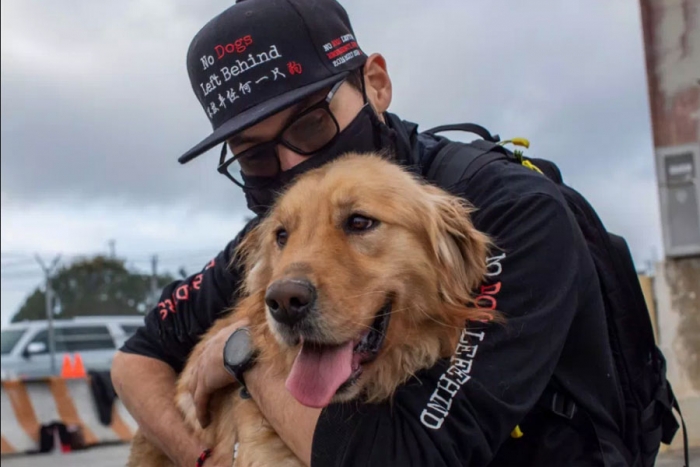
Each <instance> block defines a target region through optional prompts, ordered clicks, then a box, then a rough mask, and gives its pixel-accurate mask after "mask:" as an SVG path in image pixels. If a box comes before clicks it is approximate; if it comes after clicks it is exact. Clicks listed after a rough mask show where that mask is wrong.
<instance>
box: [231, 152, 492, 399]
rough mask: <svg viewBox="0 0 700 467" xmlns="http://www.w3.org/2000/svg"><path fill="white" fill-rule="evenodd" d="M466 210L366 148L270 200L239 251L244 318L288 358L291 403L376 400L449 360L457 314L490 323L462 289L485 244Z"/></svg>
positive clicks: (474, 278) (478, 269)
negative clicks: (249, 305) (251, 304)
mask: <svg viewBox="0 0 700 467" xmlns="http://www.w3.org/2000/svg"><path fill="white" fill-rule="evenodd" d="M470 211H471V210H470V207H469V206H468V205H467V204H466V203H465V202H464V201H463V200H460V199H459V198H457V197H454V196H451V195H449V194H447V193H445V192H444V191H442V190H439V189H437V188H435V187H433V186H431V185H428V184H425V183H421V182H419V181H418V180H417V179H416V178H415V177H413V176H412V175H410V174H409V173H408V172H406V171H404V170H402V169H401V168H400V167H399V166H397V165H395V164H393V163H390V162H388V161H386V160H384V159H382V158H381V157H379V156H377V155H372V154H368V155H359V154H352V155H348V156H345V157H343V158H341V159H338V160H337V161H335V162H332V163H330V164H328V165H326V166H324V167H321V168H319V169H316V170H314V171H311V172H309V173H307V174H305V175H303V176H301V177H300V178H299V179H298V180H297V181H296V182H295V183H294V184H293V185H292V186H291V187H290V188H289V189H288V190H287V191H286V193H285V194H284V195H282V196H281V197H280V199H279V200H278V202H277V204H276V205H275V207H274V208H273V210H272V211H271V213H270V214H269V216H268V217H267V218H266V219H265V220H263V221H262V222H261V223H260V224H259V225H258V227H257V228H255V229H254V230H253V231H252V232H251V233H250V234H249V235H248V236H247V237H246V239H245V240H244V241H243V243H242V245H241V247H240V249H239V253H240V254H241V255H242V258H243V259H244V262H245V264H246V266H247V279H246V283H245V288H246V291H247V293H248V294H249V296H250V297H251V298H255V297H257V298H258V299H259V303H260V308H259V311H260V313H259V314H258V316H257V317H254V318H253V320H254V321H255V320H257V321H258V324H259V325H263V326H264V325H265V323H266V327H267V328H269V331H270V332H271V334H272V335H273V336H274V338H275V340H276V341H277V343H278V344H279V346H280V348H281V349H283V350H285V351H286V352H287V353H293V354H294V355H295V358H294V363H293V364H292V367H291V371H290V373H289V376H288V378H287V389H288V390H289V391H290V392H291V393H292V394H293V395H294V397H295V398H296V399H297V400H299V402H301V403H302V404H305V405H308V406H314V407H323V406H325V405H327V404H328V403H330V402H332V401H333V402H338V401H344V400H349V399H352V398H354V397H355V396H357V395H358V394H359V393H360V392H361V391H364V393H365V395H366V396H367V397H368V398H369V399H370V400H377V399H383V398H386V397H388V396H390V395H391V393H392V392H393V391H394V389H395V388H396V386H398V385H399V384H400V383H401V382H403V381H405V380H406V379H407V378H408V377H409V376H411V374H413V373H415V372H416V371H418V370H420V369H422V368H426V367H429V366H431V365H432V364H434V363H435V361H436V360H437V359H438V358H439V357H444V356H448V355H450V354H451V353H452V352H453V351H454V347H455V345H456V342H457V339H458V337H459V334H460V331H461V329H462V328H463V327H464V326H465V323H466V321H468V320H473V319H488V318H489V316H490V315H489V312H486V311H484V310H478V309H477V308H476V307H475V306H473V305H474V304H473V299H472V295H471V292H472V291H473V290H474V289H475V288H476V287H477V286H478V285H479V283H480V282H481V280H482V279H483V277H484V274H485V270H486V255H487V248H488V244H489V243H488V239H487V237H486V236H485V235H483V234H481V233H480V232H478V231H477V230H475V228H474V227H473V226H472V224H471V222H470V220H469V214H470ZM263 310H264V311H263Z"/></svg>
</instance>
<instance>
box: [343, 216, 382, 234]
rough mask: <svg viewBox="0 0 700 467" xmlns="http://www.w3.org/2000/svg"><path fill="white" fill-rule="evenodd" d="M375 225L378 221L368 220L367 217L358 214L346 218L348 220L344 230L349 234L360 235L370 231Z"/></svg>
mask: <svg viewBox="0 0 700 467" xmlns="http://www.w3.org/2000/svg"><path fill="white" fill-rule="evenodd" d="M377 225H379V221H376V220H374V219H370V218H369V217H366V216H363V215H360V214H353V215H351V216H350V217H348V220H347V222H346V223H345V230H347V231H348V232H349V233H360V232H365V231H367V230H370V229H372V228H374V227H376V226H377Z"/></svg>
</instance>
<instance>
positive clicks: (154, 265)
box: [150, 255, 158, 305]
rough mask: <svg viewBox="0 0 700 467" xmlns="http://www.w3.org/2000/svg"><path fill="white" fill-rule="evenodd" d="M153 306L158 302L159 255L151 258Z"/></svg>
mask: <svg viewBox="0 0 700 467" xmlns="http://www.w3.org/2000/svg"><path fill="white" fill-rule="evenodd" d="M150 302H151V305H155V304H156V303H157V302H158V255H153V256H152V257H151V300H150Z"/></svg>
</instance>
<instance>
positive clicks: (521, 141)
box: [498, 138, 530, 149]
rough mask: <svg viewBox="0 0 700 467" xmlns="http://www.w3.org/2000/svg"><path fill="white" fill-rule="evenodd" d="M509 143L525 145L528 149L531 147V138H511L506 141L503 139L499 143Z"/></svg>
mask: <svg viewBox="0 0 700 467" xmlns="http://www.w3.org/2000/svg"><path fill="white" fill-rule="evenodd" d="M508 143H510V144H514V145H515V146H523V147H525V148H528V149H529V148H530V140H529V139H527V138H511V139H509V140H506V141H501V142H500V143H498V144H501V145H503V146H505V145H506V144H508Z"/></svg>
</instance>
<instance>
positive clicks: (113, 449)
mask: <svg viewBox="0 0 700 467" xmlns="http://www.w3.org/2000/svg"><path fill="white" fill-rule="evenodd" d="M127 455H128V447H127V446H107V447H100V448H93V449H89V450H87V451H82V452H74V453H69V454H61V453H58V454H35V455H31V456H23V457H8V458H3V460H2V467H82V466H85V467H87V466H90V467H93V466H94V467H124V465H125V464H126V457H127ZM690 465H691V466H694V467H695V466H700V448H695V449H693V450H691V453H690ZM682 466H683V457H682V454H681V453H680V452H677V451H674V452H672V453H667V454H663V455H661V456H660V457H659V459H658V462H657V463H656V467H682Z"/></svg>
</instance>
